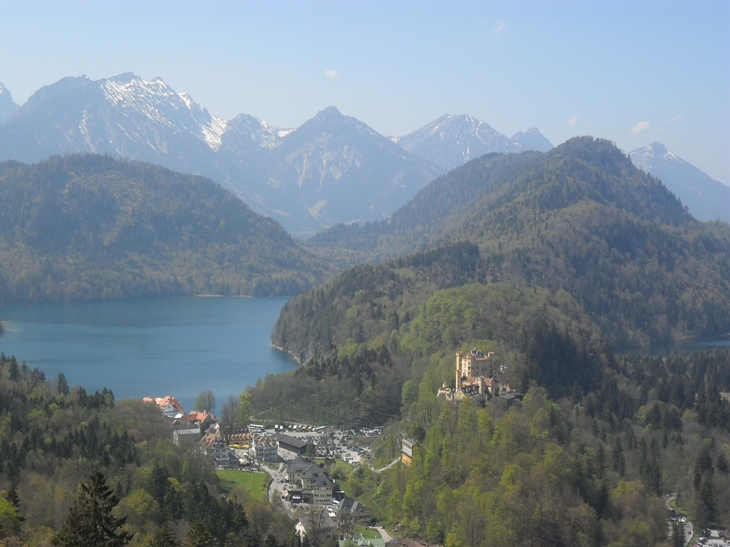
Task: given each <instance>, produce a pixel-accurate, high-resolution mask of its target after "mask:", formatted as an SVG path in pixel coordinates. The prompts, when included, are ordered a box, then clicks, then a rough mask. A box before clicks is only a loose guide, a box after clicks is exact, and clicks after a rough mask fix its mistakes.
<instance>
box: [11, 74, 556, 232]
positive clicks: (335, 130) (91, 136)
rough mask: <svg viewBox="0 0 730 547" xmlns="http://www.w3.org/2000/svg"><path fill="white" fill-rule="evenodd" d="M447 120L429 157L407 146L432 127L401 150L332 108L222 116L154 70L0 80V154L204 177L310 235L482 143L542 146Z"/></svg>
mask: <svg viewBox="0 0 730 547" xmlns="http://www.w3.org/2000/svg"><path fill="white" fill-rule="evenodd" d="M445 118H448V120H449V123H448V124H446V125H447V126H448V132H447V133H446V134H444V136H443V137H440V138H441V140H442V144H443V146H444V149H445V150H448V151H449V153H448V155H444V154H442V155H441V156H438V154H436V153H434V147H435V146H437V145H438V144H439V143H438V142H433V143H431V144H430V150H429V142H423V143H422V145H421V146H416V145H415V144H413V143H414V142H415V141H417V140H418V138H417V135H418V134H419V133H423V132H424V131H426V130H427V128H428V127H430V126H433V125H434V124H429V126H427V128H423V129H421V130H418V131H416V132H414V133H411V134H410V135H407V136H405V137H403V138H402V142H401V143H400V144H401V145H403V144H404V143H405V144H408V143H411V144H408V146H411V148H413V151H412V152H409V151H408V148H407V147H406V146H397V145H396V144H394V143H393V142H392V141H391V140H390V139H388V138H386V137H384V136H382V135H380V134H379V133H377V132H376V131H374V130H373V129H372V128H370V127H368V126H367V125H366V124H365V123H363V122H361V121H359V120H356V119H355V118H351V117H348V116H344V115H342V114H341V113H340V112H339V111H338V110H337V109H336V108H333V107H330V108H326V109H325V110H323V111H322V112H320V113H318V114H317V115H316V116H315V117H314V118H312V119H311V120H309V121H307V122H305V123H304V124H302V126H300V127H299V128H295V129H292V128H288V129H286V128H285V129H282V128H278V127H275V126H272V125H270V124H268V123H266V122H264V121H262V120H260V119H258V118H256V117H254V116H251V115H248V114H241V115H239V116H237V117H235V118H233V119H232V120H228V121H226V120H223V119H221V118H219V117H217V116H215V115H213V114H211V113H210V112H208V111H207V110H206V109H205V108H203V107H201V106H200V105H198V104H197V103H195V102H194V101H193V99H192V98H191V97H190V96H189V95H187V94H185V93H177V92H176V91H174V90H173V89H172V88H170V86H168V85H167V84H166V83H165V82H164V81H163V80H162V79H160V78H155V79H153V80H151V81H148V80H144V79H143V78H140V77H138V76H135V75H134V74H131V73H126V74H121V75H119V76H115V77H113V78H108V79H101V80H96V81H93V80H91V79H89V78H88V77H86V76H80V77H69V78H64V79H62V80H60V81H58V82H56V83H54V84H52V85H48V86H45V87H43V88H41V89H40V90H38V91H37V92H36V93H35V94H33V95H32V96H31V97H30V98H29V99H28V101H26V103H25V104H23V105H22V106H20V107H18V106H17V105H16V104H15V103H14V102H13V101H12V98H11V95H10V92H9V91H8V90H6V89H5V88H4V87H3V88H2V89H0V160H4V159H14V160H17V161H22V162H36V161H40V160H43V159H45V158H47V157H49V156H50V155H53V154H69V153H76V152H92V153H102V154H103V153H107V154H110V155H113V156H117V157H124V158H128V159H137V160H141V161H147V162H151V163H156V164H159V165H163V166H165V167H168V168H171V169H175V170H180V171H184V172H188V173H194V174H201V175H204V176H206V177H209V178H211V179H212V180H214V181H216V182H218V183H219V184H222V185H223V186H225V187H227V188H229V189H231V190H233V191H234V193H236V194H237V195H238V196H239V197H241V198H242V199H244V200H245V201H246V202H247V203H249V205H251V207H253V208H254V209H256V210H257V211H259V212H262V213H264V214H267V215H270V216H272V217H273V218H275V219H276V220H278V221H279V222H281V223H282V225H283V226H284V227H285V228H286V229H287V230H288V231H289V232H290V233H293V234H295V235H299V236H309V235H312V234H313V233H314V232H316V231H317V230H319V229H321V228H324V227H327V226H331V225H334V224H337V223H340V222H358V221H359V222H366V221H370V220H379V219H382V218H384V217H386V216H388V215H389V214H390V213H391V212H392V211H394V210H395V209H396V208H397V207H398V206H400V205H402V204H403V203H406V202H407V201H408V200H409V199H410V198H412V197H413V196H414V195H415V194H416V192H417V191H418V190H420V189H421V188H422V187H424V186H425V185H426V184H427V183H428V182H430V181H431V180H432V179H433V178H434V177H435V176H437V175H438V174H440V173H442V172H444V171H446V170H448V169H449V168H452V167H454V166H455V165H458V164H459V163H461V162H463V161H466V160H468V159H471V158H473V157H476V156H477V155H480V154H482V153H484V152H489V151H500V152H513V151H521V150H526V149H531V148H536V147H537V148H538V149H542V148H539V146H542V147H543V148H544V147H545V146H548V147H549V146H550V144H549V142H548V143H547V145H546V144H545V142H547V141H546V140H545V139H544V138H543V139H544V142H543V141H541V140H540V139H539V137H541V136H540V135H539V132H538V133H537V141H531V140H529V139H527V138H526V137H524V136H525V135H532V136H533V137H534V136H535V131H534V130H529V131H528V132H526V133H525V134H518V136H516V137H515V138H514V139H509V138H507V137H506V136H504V135H501V134H500V133H498V132H496V131H494V130H493V129H492V128H491V127H489V126H488V125H487V124H484V123H480V122H479V121H478V120H475V119H474V118H470V117H468V116H447V117H445ZM442 119H443V118H442ZM434 123H436V122H434ZM442 125H443V124H442ZM443 132H444V130H443V129H442V130H441V133H443ZM531 132H532V133H531ZM519 135H522V136H519ZM520 139H521V140H520ZM421 140H424V139H421ZM426 141H428V139H426ZM535 142H538V144H537V145H536V144H534V143H535ZM540 142H542V144H539V143H540ZM429 157H434V158H436V159H437V160H438V161H434V160H431V159H429ZM439 162H442V163H439Z"/></svg>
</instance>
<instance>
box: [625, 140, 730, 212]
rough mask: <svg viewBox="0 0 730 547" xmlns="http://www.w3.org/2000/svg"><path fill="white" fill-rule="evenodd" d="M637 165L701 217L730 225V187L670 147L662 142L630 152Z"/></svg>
mask: <svg viewBox="0 0 730 547" xmlns="http://www.w3.org/2000/svg"><path fill="white" fill-rule="evenodd" d="M629 156H630V157H631V161H633V162H634V165H636V166H637V167H639V168H641V169H643V170H644V171H646V172H647V173H651V174H652V175H654V176H655V177H657V178H658V179H660V180H661V181H662V182H663V183H664V185H665V186H666V187H667V188H668V189H669V190H670V191H672V192H673V193H674V195H676V196H677V197H678V198H680V199H681V200H682V203H684V204H685V205H686V206H687V207H688V208H689V212H690V213H692V214H693V215H694V217H695V218H697V219H699V220H717V219H720V220H723V221H725V222H727V223H728V224H730V187H729V186H725V185H724V184H722V183H721V182H719V181H716V180H715V179H713V178H712V177H710V176H709V175H707V174H706V173H704V172H703V171H700V170H699V169H698V168H697V167H695V166H694V165H692V164H691V163H688V162H686V161H684V160H683V159H682V158H680V157H679V156H677V155H676V154H674V153H672V152H670V151H669V150H667V148H666V147H665V146H664V145H663V144H662V143H660V142H655V143H652V144H650V145H649V146H645V147H643V148H637V149H636V150H634V151H633V152H631V153H630V154H629Z"/></svg>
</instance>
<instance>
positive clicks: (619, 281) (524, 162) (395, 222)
mask: <svg viewBox="0 0 730 547" xmlns="http://www.w3.org/2000/svg"><path fill="white" fill-rule="evenodd" d="M465 242H466V243H469V244H470V245H471V247H464V248H462V247H459V246H460V245H464V244H465ZM307 244H308V245H309V246H312V247H315V246H316V247H321V248H328V249H330V252H334V250H335V249H347V250H349V251H351V252H355V251H361V252H363V251H364V252H367V253H368V256H369V258H372V257H373V256H375V258H380V259H381V260H382V259H385V258H392V257H399V258H397V259H396V260H393V261H391V262H388V263H385V264H384V265H381V266H377V267H374V266H367V267H362V268H359V269H358V268H354V269H352V270H348V271H347V272H345V273H344V274H342V275H341V276H340V277H339V278H337V279H335V280H333V281H332V282H330V283H328V284H326V286H325V287H326V289H325V291H324V295H320V294H319V293H318V296H317V298H318V300H317V302H318V303H321V302H332V303H333V306H336V307H337V311H335V310H334V309H330V308H328V307H320V308H317V309H318V310H319V312H321V314H322V315H321V318H322V320H321V321H320V316H318V315H317V316H315V317H314V318H312V316H311V314H310V315H306V317H307V320H308V321H309V322H308V323H307V324H303V325H302V329H303V330H302V331H301V332H298V333H297V334H296V336H295V335H294V334H293V332H291V331H290V332H286V339H287V340H288V341H290V343H292V344H295V341H297V340H298V342H297V343H302V344H304V342H306V341H307V340H309V339H310V338H312V337H320V335H321V336H325V337H326V335H327V333H328V332H330V331H327V330H326V329H325V330H323V331H322V332H321V333H318V334H316V335H314V334H313V333H312V331H311V328H314V327H311V325H325V324H327V325H338V326H337V329H340V328H342V329H344V330H346V329H347V327H348V326H351V324H348V323H347V322H346V320H345V318H344V316H339V315H338V314H339V313H340V312H342V313H343V314H344V313H345V312H346V310H347V309H348V306H347V304H346V302H347V301H348V299H351V301H352V302H355V301H357V302H358V303H362V302H365V301H367V300H368V298H370V297H372V298H373V299H377V298H379V297H378V296H376V295H387V298H388V299H389V301H392V302H399V301H401V300H400V299H401V296H400V293H399V291H401V290H402V291H404V293H403V296H402V301H403V302H406V301H407V302H408V303H409V305H412V306H414V309H409V310H405V309H404V310H402V312H399V313H405V311H408V312H409V313H410V314H413V313H415V311H416V309H415V308H416V307H417V306H418V304H419V303H423V300H420V301H419V300H418V299H417V298H416V293H417V295H419V296H418V298H420V297H422V296H423V295H424V294H427V292H428V287H431V289H433V290H435V289H436V288H447V287H454V286H460V285H463V284H466V283H473V282H479V283H486V282H498V281H500V282H510V283H513V284H515V285H518V286H530V287H533V286H534V287H544V288H547V289H549V290H551V291H557V290H564V291H566V292H568V293H570V294H571V295H572V296H573V298H575V300H576V301H577V302H578V303H579V304H580V305H581V306H582V307H583V308H584V309H585V310H586V311H587V312H588V314H589V315H590V316H591V317H592V318H593V320H595V321H596V322H597V323H598V325H599V326H600V327H601V330H602V332H603V334H604V335H605V336H606V337H607V338H608V339H610V340H611V341H612V342H613V343H615V344H617V345H618V346H626V345H645V344H649V343H656V342H662V341H669V340H672V339H678V338H683V337H691V336H702V335H709V334H713V333H719V332H727V329H729V328H730V317H729V316H728V314H727V309H728V306H730V262H729V260H730V227H728V226H725V225H720V226H719V227H717V228H716V227H713V226H708V225H706V224H703V223H701V222H699V221H698V220H696V219H695V218H693V217H692V216H691V215H690V214H689V213H688V212H686V211H685V210H684V208H683V207H682V204H681V203H680V202H679V201H678V200H677V199H676V197H675V196H674V195H672V193H671V192H670V191H668V189H667V188H666V187H665V186H664V185H663V184H662V183H661V182H660V181H659V180H657V179H656V178H654V177H651V176H649V175H647V174H646V173H644V172H643V171H641V170H639V169H638V168H636V167H635V166H634V165H633V163H632V162H631V161H630V160H629V159H628V158H627V156H626V154H624V153H623V152H621V151H620V150H618V149H617V148H616V147H615V146H614V145H613V144H611V143H610V142H608V141H604V140H600V139H592V138H590V137H581V138H574V139H571V140H569V141H567V142H565V143H563V144H561V145H560V146H558V147H556V148H554V149H552V150H550V151H549V152H545V153H539V152H527V153H522V154H508V155H503V154H487V155H484V156H481V157H480V158H478V159H476V160H474V161H471V162H469V163H467V164H465V165H462V166H460V167H458V168H455V169H453V170H452V171H450V172H449V173H447V174H446V175H443V176H441V177H439V178H437V179H435V180H434V181H432V182H431V183H430V184H429V185H428V186H426V187H425V188H423V189H422V190H421V191H420V192H419V193H418V194H417V195H416V197H415V198H414V199H413V200H411V201H410V202H409V203H407V204H406V205H404V206H402V207H401V208H400V209H398V211H396V212H395V213H393V215H391V217H390V218H388V219H387V220H384V221H380V222H377V223H370V224H366V225H362V226H354V225H351V226H337V227H333V228H331V229H329V230H326V231H324V232H322V233H320V234H317V235H316V236H315V237H313V238H311V239H310V240H309V241H308V242H307ZM439 249H440V250H439ZM450 249H451V250H450ZM413 253H417V254H413ZM409 255H410V256H409ZM402 257H405V258H402ZM407 268H408V269H413V270H418V271H419V272H420V273H413V272H408V271H405V270H406V269H407ZM374 278H377V280H374ZM394 280H395V281H394ZM392 284H397V285H398V286H399V288H398V289H397V290H396V289H395V288H392V287H391V286H390V285H392ZM366 288H367V290H366ZM318 290H319V289H318ZM328 291H330V292H331V294H330V293H328ZM361 293H362V294H361ZM406 293H408V294H406ZM302 298H303V299H306V298H311V294H310V295H309V296H306V295H305V296H303V297H300V299H302ZM384 298H385V297H384ZM291 307H292V309H299V310H302V309H304V310H305V312H306V311H307V307H306V306H304V307H302V306H301V302H300V301H298V300H297V301H292V303H291ZM319 312H318V313H319ZM388 313H389V312H388ZM353 314H354V312H353ZM387 316H388V314H387V313H385V312H383V313H382V317H384V318H387ZM348 317H349V315H348ZM353 317H360V316H359V315H357V314H354V315H353ZM324 318H327V320H326V321H325V320H324ZM340 326H341V327H340ZM369 328H370V327H368V329H369ZM383 328H384V329H385V330H384V331H383V336H384V338H385V339H386V340H387V335H388V333H389V332H390V330H392V327H391V328H387V325H383ZM307 329H310V330H309V331H307ZM282 332H283V331H282ZM332 332H333V333H334V332H335V327H332ZM343 332H344V331H343ZM368 332H373V331H372V330H368ZM307 333H308V334H307ZM347 335H348V333H346V332H344V336H343V338H342V339H338V340H337V341H336V343H340V342H342V340H346V339H347ZM333 336H334V335H333ZM353 339H354V338H353ZM365 342H366V343H369V341H368V340H365ZM317 343H318V344H319V343H321V344H323V345H325V346H328V344H329V342H328V341H327V340H324V339H319V340H318V341H317ZM315 346H316V344H315ZM302 347H304V346H303V345H300V346H294V345H293V346H292V347H291V348H287V349H290V350H291V351H293V352H294V353H295V354H296V353H297V352H299V351H301V349H302ZM328 347H329V346H328Z"/></svg>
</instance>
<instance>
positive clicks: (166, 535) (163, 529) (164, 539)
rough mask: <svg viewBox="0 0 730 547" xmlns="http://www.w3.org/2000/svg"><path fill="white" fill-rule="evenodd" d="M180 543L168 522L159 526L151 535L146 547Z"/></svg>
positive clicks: (172, 546) (172, 545)
mask: <svg viewBox="0 0 730 547" xmlns="http://www.w3.org/2000/svg"><path fill="white" fill-rule="evenodd" d="M179 545H180V544H179V543H178V541H177V539H176V538H175V534H174V533H173V532H172V530H171V529H170V526H169V525H168V524H163V525H162V526H160V527H159V528H158V529H157V531H156V532H155V535H154V536H152V539H151V540H150V542H149V544H148V547H178V546H179Z"/></svg>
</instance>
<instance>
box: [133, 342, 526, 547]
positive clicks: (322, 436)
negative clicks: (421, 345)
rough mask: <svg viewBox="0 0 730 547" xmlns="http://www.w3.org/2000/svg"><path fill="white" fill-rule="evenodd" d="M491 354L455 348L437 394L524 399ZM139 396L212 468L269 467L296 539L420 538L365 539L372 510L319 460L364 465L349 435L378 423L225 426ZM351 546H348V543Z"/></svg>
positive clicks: (361, 434)
mask: <svg viewBox="0 0 730 547" xmlns="http://www.w3.org/2000/svg"><path fill="white" fill-rule="evenodd" d="M492 357H493V353H492V352H489V353H487V354H483V353H482V352H481V351H479V350H477V349H476V348H474V349H472V350H471V351H470V352H461V351H459V352H456V363H455V383H454V388H450V387H447V386H446V385H445V384H444V385H443V386H442V387H441V388H440V389H439V390H438V393H437V395H438V396H439V397H443V398H445V399H447V400H449V401H453V402H458V401H461V400H463V399H464V398H470V399H472V400H473V401H474V402H475V403H476V404H478V405H480V406H483V405H485V404H486V403H487V402H488V401H490V400H492V399H494V398H495V397H498V398H500V399H503V400H505V401H506V402H507V404H509V403H510V402H512V401H514V400H517V399H521V398H522V394H520V393H517V392H515V391H513V390H512V389H511V387H510V385H509V383H508V382H506V381H504V378H505V377H506V376H507V375H506V372H507V371H506V367H505V366H504V365H499V366H498V365H496V364H495V361H494V360H493V359H492ZM500 379H502V381H500ZM144 402H147V403H155V404H156V405H157V406H158V407H159V410H160V412H161V413H162V414H163V415H164V416H165V417H166V419H167V420H168V422H169V424H170V427H171V430H172V441H173V443H174V444H175V445H177V446H179V447H180V448H183V449H189V450H197V451H198V452H199V453H200V454H202V455H204V456H205V457H207V458H208V459H209V460H210V462H211V465H212V466H213V467H214V468H215V469H216V470H241V471H254V472H263V473H267V474H268V475H269V479H268V480H267V481H266V488H267V496H268V499H269V500H270V501H272V502H276V503H279V502H280V503H281V505H282V506H283V507H284V508H285V509H286V510H287V511H288V512H289V514H290V516H291V517H292V518H293V519H295V524H294V526H295V531H296V533H297V534H298V535H299V537H300V538H302V539H304V537H306V536H309V537H310V538H313V537H314V536H316V537H317V538H318V540H320V541H322V540H332V539H339V540H340V546H341V547H343V546H344V542H345V541H350V542H352V541H353V540H354V541H355V543H354V545H360V544H362V545H370V546H372V547H384V546H385V544H386V543H388V544H393V545H394V544H400V545H406V546H408V547H418V545H419V544H418V543H417V542H412V541H410V540H394V539H393V538H391V537H390V536H389V535H388V534H387V533H386V532H385V530H383V529H382V528H375V527H373V528H372V530H377V531H378V532H377V534H378V535H379V536H380V537H379V538H374V537H370V536H368V537H367V538H366V537H365V536H364V535H363V534H362V533H361V534H360V535H359V536H358V535H357V534H356V533H355V531H356V530H358V526H359V527H360V528H359V529H362V528H363V527H365V528H369V527H371V526H372V525H373V524H374V520H373V514H372V511H371V510H370V509H368V508H367V507H365V506H364V505H362V504H361V503H360V502H359V501H358V500H356V499H354V498H351V497H347V495H346V494H345V492H344V491H343V490H342V489H341V488H340V486H339V485H338V484H337V482H336V480H335V479H333V478H332V477H330V475H329V474H328V473H327V471H326V470H325V468H324V464H323V463H321V462H322V461H323V460H324V459H325V458H328V459H330V460H334V459H339V460H342V461H343V462H346V463H347V464H349V465H351V466H359V465H366V464H369V462H370V453H369V452H370V451H369V448H367V447H363V446H357V445H356V444H355V443H354V442H353V439H354V438H356V437H357V438H367V437H378V436H380V435H381V434H382V428H380V427H376V428H358V429H349V430H340V429H336V428H334V427H329V426H319V427H315V426H311V425H307V424H292V423H287V424H267V425H266V427H265V426H264V425H260V424H249V425H248V426H246V427H245V428H234V429H230V428H225V427H222V426H221V424H220V423H219V421H218V419H217V418H216V416H215V414H213V413H211V412H206V411H196V410H193V411H191V412H188V413H186V412H185V410H184V408H183V406H182V404H181V403H180V402H179V401H178V400H177V399H176V398H175V397H173V396H170V395H167V396H165V397H159V398H153V397H145V398H144ZM415 444H416V443H415V442H414V441H412V440H411V439H408V438H403V440H402V448H401V455H400V457H399V458H397V459H396V460H395V461H393V462H392V463H391V464H390V465H394V464H396V463H398V462H401V463H402V464H404V465H410V464H411V462H412V458H413V448H414V446H415ZM315 459H320V462H319V463H318V462H316V461H315ZM358 541H359V542H360V543H358ZM348 547H353V543H349V544H348Z"/></svg>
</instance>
